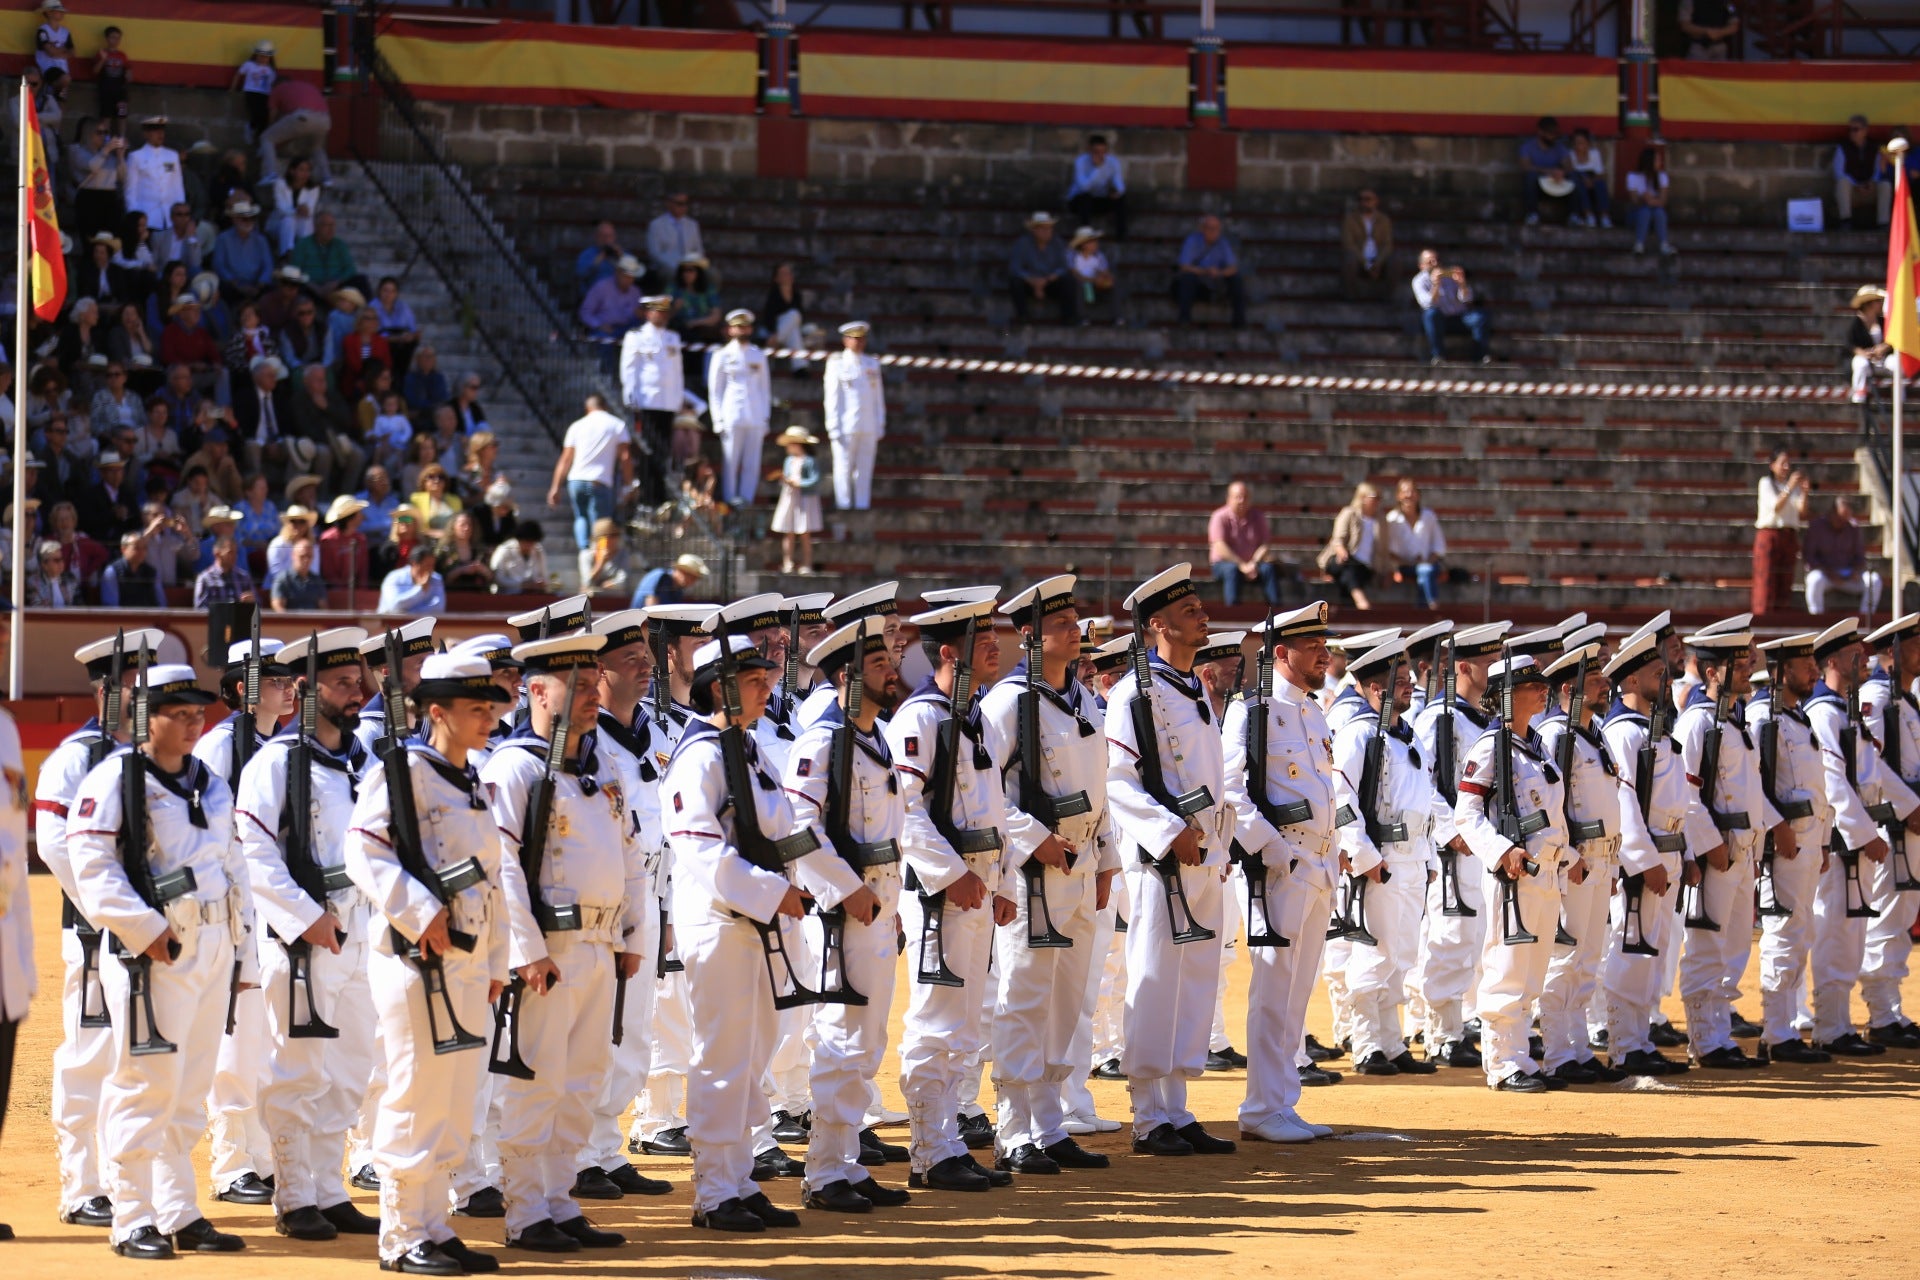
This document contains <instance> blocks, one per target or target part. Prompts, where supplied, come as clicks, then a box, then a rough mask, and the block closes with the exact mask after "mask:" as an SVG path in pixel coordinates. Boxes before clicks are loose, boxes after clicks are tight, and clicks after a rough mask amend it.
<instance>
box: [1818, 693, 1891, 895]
mask: <svg viewBox="0 0 1920 1280" xmlns="http://www.w3.org/2000/svg"><path fill="white" fill-rule="evenodd" d="M1860 724H1861V720H1860V662H1859V659H1858V658H1856V659H1855V660H1854V664H1853V674H1852V676H1851V678H1850V680H1849V688H1848V689H1847V726H1846V728H1844V729H1842V730H1841V731H1840V758H1841V759H1842V760H1844V761H1845V762H1846V766H1847V785H1848V786H1850V787H1852V788H1853V789H1854V792H1855V794H1858V793H1859V790H1860V769H1859V764H1860ZM1860 798H1861V800H1862V801H1863V802H1864V801H1865V800H1866V797H1865V796H1861V797H1860ZM1867 813H1868V815H1869V816H1871V817H1872V818H1873V820H1874V821H1875V822H1878V823H1881V824H1883V825H1884V824H1886V823H1889V822H1898V821H1899V815H1898V814H1896V813H1894V811H1893V806H1892V805H1890V804H1886V803H1882V804H1877V805H1868V806H1867ZM1831 848H1832V849H1833V852H1834V853H1835V855H1837V856H1838V857H1839V859H1840V868H1841V871H1842V872H1843V873H1844V879H1845V895H1844V900H1845V902H1846V913H1847V919H1849V920H1873V919H1877V918H1878V917H1879V915H1880V913H1879V912H1878V911H1876V910H1874V908H1873V904H1872V903H1870V902H1868V901H1867V889H1866V885H1865V884H1864V883H1863V882H1862V881H1861V879H1860V851H1859V850H1858V849H1849V848H1847V845H1846V842H1845V841H1844V840H1842V839H1841V838H1840V826H1839V824H1838V823H1835V824H1834V828H1833V835H1832V838H1831Z"/></svg>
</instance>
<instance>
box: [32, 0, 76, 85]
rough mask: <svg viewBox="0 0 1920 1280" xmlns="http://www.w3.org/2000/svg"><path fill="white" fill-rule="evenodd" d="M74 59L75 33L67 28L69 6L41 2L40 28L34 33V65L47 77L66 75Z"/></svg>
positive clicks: (50, 0)
mask: <svg viewBox="0 0 1920 1280" xmlns="http://www.w3.org/2000/svg"><path fill="white" fill-rule="evenodd" d="M72 57H73V31H72V30H71V29H70V28H69V27H68V26H67V6H66V5H65V4H63V3H61V0H40V26H39V28H38V29H37V30H35V32H34V33H33V65H34V66H35V67H37V68H39V70H40V73H41V74H42V75H45V74H46V73H47V72H49V71H59V72H61V73H62V74H66V72H67V71H68V68H69V65H70V63H69V60H70V59H71V58H72Z"/></svg>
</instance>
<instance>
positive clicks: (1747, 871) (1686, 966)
mask: <svg viewBox="0 0 1920 1280" xmlns="http://www.w3.org/2000/svg"><path fill="white" fill-rule="evenodd" d="M1727 846H1728V850H1729V852H1730V854H1731V855H1732V859H1733V860H1732V863H1731V865H1730V866H1729V867H1728V868H1727V870H1725V871H1715V870H1714V869H1713V868H1712V867H1710V866H1707V865H1706V864H1705V863H1702V864H1701V873H1702V875H1703V876H1705V879H1704V880H1703V881H1702V882H1701V889H1702V891H1703V895H1704V901H1705V908H1706V913H1707V916H1708V918H1709V919H1711V920H1712V921H1713V922H1714V923H1715V924H1717V925H1719V926H1720V931H1719V932H1718V933H1715V932H1713V931H1712V930H1709V929H1688V930H1687V931H1686V932H1687V934H1688V937H1687V950H1686V954H1685V955H1683V956H1682V957H1681V958H1680V998H1681V1000H1683V1001H1685V1002H1686V1006H1687V1039H1688V1040H1689V1041H1690V1042H1691V1043H1692V1046H1693V1051H1694V1053H1695V1054H1696V1055H1699V1054H1706V1053H1711V1052H1713V1051H1714V1050H1715V1049H1726V1048H1731V1047H1733V1044H1734V1040H1733V1002H1734V1000H1735V999H1737V998H1738V997H1739V994H1740V975H1742V974H1743V973H1745V972H1746V970H1747V957H1748V955H1749V954H1750V953H1751V952H1752V950H1753V879H1754V866H1755V863H1754V859H1755V856H1756V855H1755V851H1754V840H1753V835H1752V833H1751V832H1737V831H1730V832H1728V833H1727ZM1703 1020H1704V1025H1698V1024H1701V1023H1702V1022H1703Z"/></svg>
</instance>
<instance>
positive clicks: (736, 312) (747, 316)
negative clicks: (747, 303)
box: [727, 307, 753, 325]
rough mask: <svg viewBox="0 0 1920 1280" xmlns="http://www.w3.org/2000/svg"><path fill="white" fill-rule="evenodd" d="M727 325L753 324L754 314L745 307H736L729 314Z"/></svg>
mask: <svg viewBox="0 0 1920 1280" xmlns="http://www.w3.org/2000/svg"><path fill="white" fill-rule="evenodd" d="M727 323H728V324H730V325H735V324H752V323H753V312H751V311H749V310H747V309H746V308H745V307H735V308H734V309H733V310H732V311H729V312H727Z"/></svg>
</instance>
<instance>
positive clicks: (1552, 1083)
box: [1533, 1071, 1568, 1093]
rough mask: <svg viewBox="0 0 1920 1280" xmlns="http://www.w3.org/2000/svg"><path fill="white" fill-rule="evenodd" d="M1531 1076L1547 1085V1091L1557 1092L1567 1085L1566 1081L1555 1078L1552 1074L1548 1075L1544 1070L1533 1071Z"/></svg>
mask: <svg viewBox="0 0 1920 1280" xmlns="http://www.w3.org/2000/svg"><path fill="white" fill-rule="evenodd" d="M1533 1078H1534V1079H1535V1080H1538V1081H1539V1082H1540V1083H1541V1084H1543V1085H1545V1086H1547V1092H1548V1093H1559V1092H1560V1091H1561V1090H1562V1089H1565V1088H1566V1087H1567V1085H1568V1082H1567V1081H1565V1080H1558V1079H1555V1078H1554V1077H1553V1076H1550V1075H1548V1074H1547V1073H1546V1072H1544V1071H1536V1072H1534V1073H1533Z"/></svg>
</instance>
